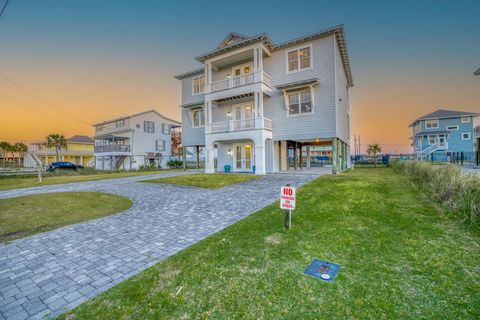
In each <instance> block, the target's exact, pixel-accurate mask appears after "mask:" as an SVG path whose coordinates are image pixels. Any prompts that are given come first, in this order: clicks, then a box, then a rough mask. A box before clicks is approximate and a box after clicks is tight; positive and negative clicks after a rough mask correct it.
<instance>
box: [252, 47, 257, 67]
mask: <svg viewBox="0 0 480 320" xmlns="http://www.w3.org/2000/svg"><path fill="white" fill-rule="evenodd" d="M257 70H258V48H253V72H255V71H257Z"/></svg>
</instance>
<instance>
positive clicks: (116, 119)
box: [92, 109, 182, 126]
mask: <svg viewBox="0 0 480 320" xmlns="http://www.w3.org/2000/svg"><path fill="white" fill-rule="evenodd" d="M149 112H153V113H156V114H157V115H159V116H160V117H162V118H164V119H165V120H169V121H172V122H175V123H176V124H179V125H180V124H182V123H181V122H179V121H177V120H173V119H171V118H167V117H165V116H164V115H163V114H161V113H160V112H158V111H157V110H154V109H151V110H147V111H143V112H139V113H134V114H131V115H128V116H125V117H119V118H115V119H111V120H105V121H102V122H98V123H95V124H93V125H92V126H98V125H100V124H105V123H110V122H114V121H118V120H122V119H128V118H133V117H135V116H139V115H142V114H145V113H149Z"/></svg>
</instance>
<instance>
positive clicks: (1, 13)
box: [0, 0, 10, 18]
mask: <svg viewBox="0 0 480 320" xmlns="http://www.w3.org/2000/svg"><path fill="white" fill-rule="evenodd" d="M9 1H10V0H6V1H5V4H4V5H3V8H2V11H1V12H0V18H1V17H2V15H3V12H4V11H5V8H6V7H7V4H8V2H9Z"/></svg>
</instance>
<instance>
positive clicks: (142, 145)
mask: <svg viewBox="0 0 480 320" xmlns="http://www.w3.org/2000/svg"><path fill="white" fill-rule="evenodd" d="M93 126H94V127H95V136H94V139H95V149H94V157H95V168H96V169H97V170H132V169H133V170H136V169H139V168H140V166H142V165H151V164H154V165H161V166H162V167H165V166H166V163H167V162H168V161H169V160H170V158H171V156H172V136H173V134H174V133H175V132H177V131H176V130H177V129H179V128H180V126H181V123H180V122H178V121H175V120H172V119H169V118H167V117H165V116H163V115H162V114H160V113H158V112H157V111H155V110H148V111H145V112H141V113H136V114H132V115H129V116H126V117H121V118H117V119H112V120H107V121H103V122H100V123H97V124H94V125H93Z"/></svg>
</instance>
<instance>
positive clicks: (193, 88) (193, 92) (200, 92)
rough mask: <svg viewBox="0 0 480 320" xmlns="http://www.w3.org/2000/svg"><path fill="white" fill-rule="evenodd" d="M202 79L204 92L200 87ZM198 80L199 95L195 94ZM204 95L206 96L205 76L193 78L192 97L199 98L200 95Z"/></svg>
mask: <svg viewBox="0 0 480 320" xmlns="http://www.w3.org/2000/svg"><path fill="white" fill-rule="evenodd" d="M202 77H203V91H202V87H201V86H200V78H202ZM196 79H198V80H199V83H198V85H199V86H200V87H199V91H198V93H195V80H196ZM202 94H205V75H201V76H197V77H194V78H192V96H199V95H202Z"/></svg>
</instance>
